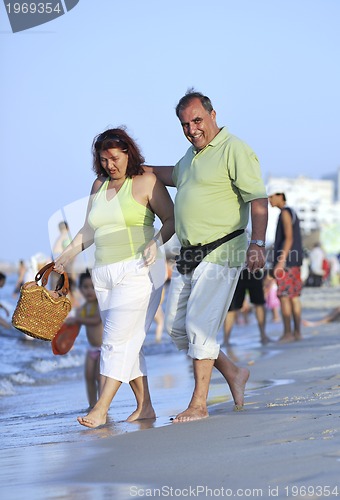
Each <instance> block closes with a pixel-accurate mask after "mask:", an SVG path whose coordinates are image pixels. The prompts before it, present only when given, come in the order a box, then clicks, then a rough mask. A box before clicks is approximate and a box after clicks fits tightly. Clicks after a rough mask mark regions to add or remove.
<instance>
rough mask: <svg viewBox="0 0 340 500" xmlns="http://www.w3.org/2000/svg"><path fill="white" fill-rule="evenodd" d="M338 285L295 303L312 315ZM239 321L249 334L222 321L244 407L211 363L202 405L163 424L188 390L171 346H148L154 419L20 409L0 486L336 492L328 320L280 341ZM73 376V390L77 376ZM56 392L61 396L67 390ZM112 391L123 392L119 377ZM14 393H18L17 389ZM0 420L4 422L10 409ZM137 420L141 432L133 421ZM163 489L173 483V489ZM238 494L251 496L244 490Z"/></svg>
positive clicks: (337, 392) (39, 490)
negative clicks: (42, 417)
mask: <svg viewBox="0 0 340 500" xmlns="http://www.w3.org/2000/svg"><path fill="white" fill-rule="evenodd" d="M339 292H340V289H339V288H338V289H336V290H334V289H329V290H327V291H326V293H325V290H320V293H321V295H322V296H323V297H324V299H322V301H320V300H319V299H320V297H319V295H320V294H316V293H315V290H312V289H310V291H309V290H308V297H307V294H306V296H305V299H306V300H307V299H308V300H309V301H311V302H312V305H313V306H314V307H313V308H308V307H306V305H305V304H306V302H305V303H304V304H303V307H304V310H303V315H304V313H305V316H306V317H309V318H312V317H313V316H314V317H315V318H316V317H321V316H323V315H324V314H326V313H327V311H328V310H329V309H331V308H332V307H334V303H335V302H336V300H337V301H338V302H337V303H338V304H339V303H340V302H339ZM320 304H322V306H323V307H322V308H321V307H320ZM281 328H282V327H281V324H273V323H269V324H268V334H269V336H275V337H276V338H277V337H278V336H279V335H280V333H281ZM246 330H248V331H251V332H252V337H251V338H253V339H254V338H257V335H258V332H257V325H256V322H253V323H252V324H250V325H247V326H246V327H241V326H235V330H233V332H232V341H233V340H235V343H233V345H232V354H233V355H235V356H236V357H237V358H238V359H237V362H238V364H239V365H240V366H247V367H249V368H250V372H251V374H250V379H249V383H248V384H247V388H246V397H245V410H244V411H242V412H233V411H232V409H233V404H232V400H231V397H230V394H229V393H228V390H227V386H226V385H225V384H224V385H225V389H224V390H222V391H221V383H222V382H221V376H219V375H218V373H217V372H216V370H214V372H213V377H212V382H211V389H210V391H209V413H210V417H209V418H207V419H203V420H199V421H194V422H188V423H181V424H172V423H171V422H170V420H169V417H170V416H171V414H172V412H173V413H174V414H175V413H177V412H178V411H179V410H181V409H182V408H181V407H180V405H181V404H182V403H183V401H186V402H187V401H188V400H189V397H190V395H191V390H192V383H193V381H192V374H191V372H190V363H188V362H187V359H186V358H185V356H183V357H181V356H180V355H179V354H178V353H176V354H171V353H170V354H169V353H167V354H165V355H163V356H161V355H159V354H158V355H157V354H155V355H152V356H150V357H149V361H148V366H149V365H150V390H151V394H152V396H153V403H154V406H155V408H156V409H157V415H158V417H157V419H156V421H155V422H149V421H144V422H143V421H140V422H137V423H136V424H133V425H131V424H127V423H125V422H124V421H123V420H120V419H119V421H115V420H113V418H111V417H110V421H109V423H108V424H107V425H106V426H104V427H102V428H99V429H93V430H92V429H86V428H84V429H83V428H82V427H81V426H79V424H77V423H76V422H75V417H76V415H75V414H74V411H68V412H67V404H68V403H67V402H66V403H64V406H65V408H62V409H61V410H62V411H64V413H60V414H59V413H58V414H53V413H51V415H50V416H48V418H47V419H46V421H45V422H44V425H41V426H39V419H35V420H34V419H32V423H31V424H30V426H28V427H27V432H28V437H29V435H30V434H31V435H32V436H33V441H32V440H31V441H32V442H29V439H28V440H27V442H26V441H22V442H24V443H26V444H24V445H22V444H18V445H17V446H16V447H9V448H7V449H2V450H1V451H0V464H1V465H2V467H1V468H0V471H1V472H0V484H1V487H0V491H1V492H2V494H3V497H4V498H6V500H11V499H13V500H17V498H20V497H21V496H22V495H25V496H26V497H27V496H28V497H29V498H34V500H39V499H41V500H49V499H62V498H69V499H72V500H73V499H75V500H78V498H79V500H80V499H82V500H83V499H86V500H92V498H96V499H97V498H103V499H104V498H110V499H111V498H117V499H119V500H125V499H127V498H133V497H137V498H138V497H141V496H152V497H154V498H163V497H164V496H170V497H171V491H170V490H169V488H173V490H172V492H173V495H172V496H176V497H177V498H185V497H188V496H189V495H188V494H186V493H187V492H188V491H189V489H190V488H194V489H192V490H191V491H192V492H194V493H195V492H196V493H199V494H197V495H194V494H192V495H191V496H201V498H206V497H207V496H208V497H209V496H223V495H222V493H221V492H222V488H224V489H225V491H226V489H228V491H229V493H230V492H231V491H232V492H233V494H234V493H235V492H236V490H237V489H239V490H240V491H241V490H242V489H243V493H249V491H250V490H254V491H255V490H256V489H258V491H261V492H262V497H263V498H270V496H272V497H276V498H308V496H307V497H306V495H303V491H304V490H303V488H304V487H310V490H309V491H310V492H312V491H314V493H315V492H316V491H318V492H319V493H320V491H321V492H322V494H319V495H316V493H315V494H314V497H313V496H311V495H309V498H317V497H318V498H323V497H326V496H328V497H329V498H336V496H340V484H339V479H338V478H339V471H340V451H339V448H338V445H337V441H338V439H337V438H338V437H339V432H340V417H339V403H340V361H339V354H340V336H339V323H330V324H326V325H322V326H318V327H310V328H303V329H302V333H303V336H304V337H305V338H304V339H303V340H302V341H300V342H292V343H289V344H284V345H282V344H277V343H272V344H268V345H267V346H259V345H258V343H257V344H256V342H254V344H252V345H244V344H241V343H240V342H241V338H240V337H241V335H242V334H241V332H245V331H246ZM175 362H176V364H174V363H175ZM151 365H152V367H151ZM79 384H81V385H82V387H83V389H82V390H84V382H83V381H79ZM79 384H78V386H79V387H80V385H79ZM48 390H49V389H48V387H47V388H46V391H48ZM64 394H65V393H64V392H63V391H61V393H60V394H59V395H58V396H56V397H57V398H59V400H60V401H62V398H63V397H64V396H63V395H64ZM43 395H44V392H41V394H40V396H41V397H42V398H43ZM68 397H69V398H70V399H71V398H72V394H69V395H68ZM78 397H79V396H78ZM124 398H125V399H126V398H128V399H129V401H130V399H131V395H130V393H129V391H128V388H127V392H126V396H125V395H124V394H123V398H122V400H123V401H124ZM26 399H27V404H29V397H28V396H27V398H26ZM57 400H58V399H57ZM59 400H58V401H59ZM129 404H130V402H128V403H126V402H125V406H124V407H123V409H122V410H121V411H122V413H120V414H119V415H122V418H124V415H125V413H126V414H127V415H128V414H129V411H130V408H129V407H128V405H129ZM131 404H133V401H132V400H131ZM183 409H184V408H183ZM112 413H114V412H112ZM71 418H72V421H70V419H71ZM73 420H74V422H73ZM3 422H4V424H5V425H7V426H11V427H8V429H11V430H12V429H13V431H14V432H15V426H16V422H15V419H14V421H13V422H9V421H7V422H6V420H5V419H4V420H3ZM28 425H29V422H28ZM58 425H59V427H58ZM38 426H39V427H38ZM49 426H50V429H49ZM4 430H5V431H6V427H4ZM139 430H141V431H142V432H136V431H139ZM53 431H54V432H57V433H58V432H64V436H63V439H64V441H63V442H60V440H58V438H57V435H56V439H55V440H53ZM49 432H50V434H48V433H49ZM39 433H40V434H41V433H43V434H44V433H46V436H47V438H46V442H45V443H44V444H35V443H34V436H35V435H36V436H39ZM68 433H69V434H68ZM38 442H39V441H38ZM39 443H41V438H40V442H39ZM32 444H33V445H32ZM331 486H332V487H335V486H338V495H335V494H333V495H328V494H327V489H325V488H326V487H331ZM199 487H203V488H208V489H209V488H210V490H212V491H213V490H216V492H215V493H216V495H210V493H209V491H208V490H207V489H205V490H199V491H198V490H197V488H199ZM293 487H295V488H296V487H297V488H300V490H296V489H295V490H292V488H293ZM316 487H319V490H316V489H315V488H316ZM167 488H168V489H167ZM195 488H196V490H195ZM301 488H302V489H301ZM313 488H314V490H313ZM320 488H321V490H320ZM322 488H323V489H322ZM155 489H156V490H157V491H155ZM246 489H247V490H248V491H247V492H246V491H245V490H246ZM175 490H176V491H177V493H179V494H177V493H176V495H175V493H174V492H175ZM334 491H335V490H334ZM217 492H219V494H217ZM296 492H298V494H296ZM208 493H209V494H208ZM276 493H277V494H276ZM288 493H289V496H288ZM300 493H301V494H300ZM225 496H226V495H225ZM228 496H230V495H228ZM234 496H235V495H234ZM243 496H248V497H250V498H251V496H250V495H249V494H247V495H246V494H244V495H243ZM255 496H256V495H255ZM257 496H258V495H257ZM241 497H242V496H241Z"/></svg>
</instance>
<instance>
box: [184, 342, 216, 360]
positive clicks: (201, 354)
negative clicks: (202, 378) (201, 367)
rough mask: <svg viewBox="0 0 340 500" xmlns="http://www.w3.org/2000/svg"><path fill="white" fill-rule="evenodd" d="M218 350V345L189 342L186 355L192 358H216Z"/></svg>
mask: <svg viewBox="0 0 340 500" xmlns="http://www.w3.org/2000/svg"><path fill="white" fill-rule="evenodd" d="M219 352H220V346H219V345H218V344H216V345H215V346H210V347H209V346H208V347H206V346H203V345H197V344H189V349H188V356H190V357H191V358H193V359H217V358H218V355H219Z"/></svg>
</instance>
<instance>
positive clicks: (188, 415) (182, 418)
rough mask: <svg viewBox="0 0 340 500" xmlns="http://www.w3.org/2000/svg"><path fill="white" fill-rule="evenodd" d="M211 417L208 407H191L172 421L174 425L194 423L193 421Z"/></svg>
mask: <svg viewBox="0 0 340 500" xmlns="http://www.w3.org/2000/svg"><path fill="white" fill-rule="evenodd" d="M207 417H209V413H208V410H207V407H206V406H205V407H202V406H189V407H188V408H187V409H186V410H184V411H183V412H182V413H179V414H178V415H177V416H176V417H175V418H174V419H173V420H172V421H173V423H175V424H177V423H182V422H192V421H193V420H201V419H202V418H207Z"/></svg>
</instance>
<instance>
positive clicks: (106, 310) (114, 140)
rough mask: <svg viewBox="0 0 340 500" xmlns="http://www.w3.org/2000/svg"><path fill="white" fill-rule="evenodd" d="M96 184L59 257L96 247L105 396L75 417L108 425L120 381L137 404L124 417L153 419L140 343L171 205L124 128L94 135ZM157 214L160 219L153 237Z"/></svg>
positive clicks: (159, 281)
mask: <svg viewBox="0 0 340 500" xmlns="http://www.w3.org/2000/svg"><path fill="white" fill-rule="evenodd" d="M92 154H93V169H94V171H95V174H96V176H97V178H96V180H95V181H94V183H93V185H92V189H91V195H90V198H89V203H88V208H87V214H86V218H85V223H84V226H83V227H82V229H81V230H80V231H79V232H78V233H77V235H76V236H75V238H74V239H73V241H72V242H71V243H70V244H69V246H68V247H67V248H66V249H65V250H64V251H63V252H62V254H61V255H60V256H59V257H58V258H57V260H56V261H55V270H56V271H57V272H63V269H64V268H65V266H67V264H68V262H69V261H70V260H71V259H73V258H74V257H75V256H76V255H77V254H78V253H80V252H81V251H83V250H84V249H86V248H88V247H89V246H90V245H91V244H92V243H94V245H95V265H94V268H93V270H92V280H93V284H94V287H95V291H96V295H97V298H98V303H99V307H100V311H101V317H102V321H103V324H104V333H103V343H102V347H101V358H100V397H99V400H98V402H97V404H96V405H95V406H94V408H93V409H91V411H90V412H89V413H88V414H87V415H86V416H84V417H78V422H79V423H80V424H81V425H84V426H86V427H91V428H94V427H98V426H100V425H103V424H105V423H106V418H107V413H108V411H109V408H110V404H111V402H112V399H113V398H114V396H115V394H116V393H117V391H118V389H119V387H120V386H121V384H122V382H125V383H129V384H130V386H131V388H132V390H133V392H134V395H135V398H136V401H137V408H136V410H135V411H134V412H133V413H132V414H131V415H130V416H129V417H128V419H127V421H130V422H131V421H134V420H138V419H146V418H154V417H155V412H154V409H153V407H152V403H151V398H150V394H149V389H148V382H147V372H146V365H145V359H144V355H143V352H142V345H143V342H144V339H145V336H146V333H147V331H148V329H149V327H150V325H151V322H152V320H153V318H154V315H155V313H156V310H157V308H158V305H159V302H160V298H161V292H162V285H163V283H164V276H165V267H164V266H165V262H164V259H162V258H160V257H159V252H158V247H159V246H160V245H162V244H163V243H165V242H166V241H168V240H169V238H170V237H171V236H172V235H173V234H174V215H173V203H172V200H171V198H170V196H169V193H168V191H167V190H166V188H165V187H164V185H163V184H162V183H161V182H160V181H158V180H157V178H156V176H155V175H154V174H150V173H147V172H144V170H143V166H142V165H143V163H144V158H143V156H142V155H141V152H140V150H139V147H138V146H137V144H136V143H135V142H134V140H133V139H132V138H131V137H130V136H129V135H128V134H127V133H126V131H125V130H124V128H115V129H109V130H106V131H105V132H103V133H102V134H100V135H98V136H97V137H95V138H94V141H93V144H92ZM155 214H156V215H157V216H158V217H159V219H160V220H161V222H162V227H161V229H160V230H159V231H158V232H157V234H156V235H155V230H154V226H153V224H154V219H155Z"/></svg>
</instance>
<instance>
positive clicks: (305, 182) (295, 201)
mask: <svg viewBox="0 0 340 500" xmlns="http://www.w3.org/2000/svg"><path fill="white" fill-rule="evenodd" d="M329 177H332V178H331V179H330V178H329ZM267 183H268V184H274V183H275V184H277V185H282V186H283V191H284V192H285V194H286V197H287V204H288V205H289V206H291V207H292V208H293V209H294V210H295V211H296V213H297V215H298V217H299V219H300V226H301V231H302V233H303V235H304V236H308V235H309V234H310V233H312V232H315V231H319V232H320V231H321V232H322V230H324V229H325V228H332V227H334V228H340V199H339V198H340V168H339V169H338V172H337V173H336V174H334V176H327V179H310V178H307V177H302V176H300V177H296V178H293V179H291V178H287V177H270V178H269V179H268V181H267ZM278 215H279V211H278V209H277V208H272V207H271V206H269V221H268V230H267V241H268V243H269V244H270V243H271V242H273V240H274V237H275V228H276V222H277V217H278Z"/></svg>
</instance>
